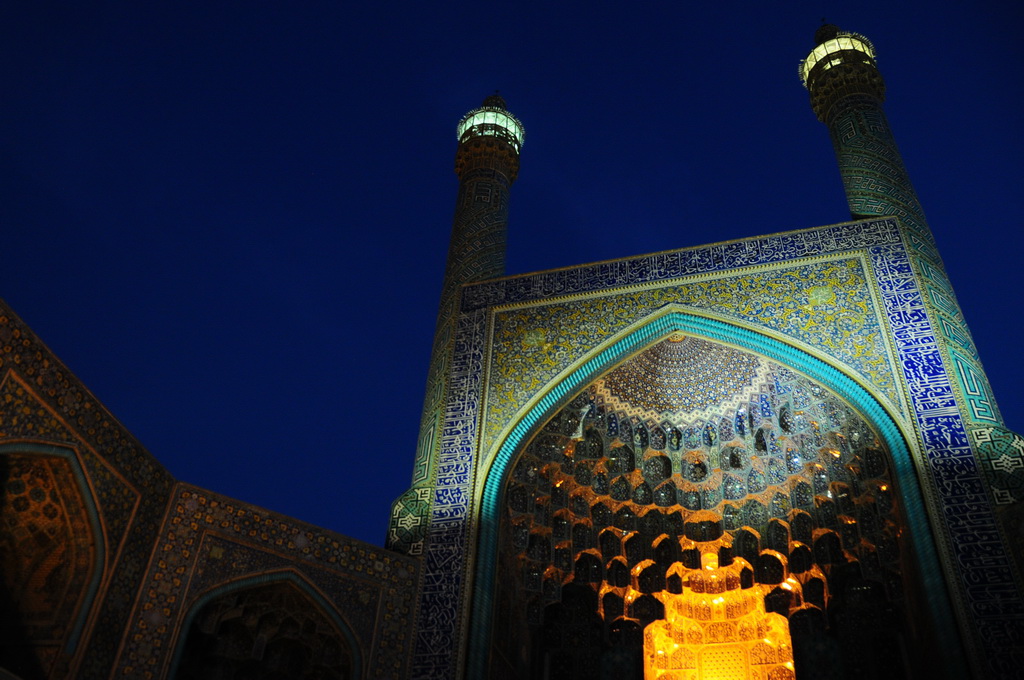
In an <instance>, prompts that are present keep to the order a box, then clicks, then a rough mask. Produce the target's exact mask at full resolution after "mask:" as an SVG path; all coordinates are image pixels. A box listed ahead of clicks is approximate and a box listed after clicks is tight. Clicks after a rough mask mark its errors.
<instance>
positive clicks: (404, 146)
mask: <svg viewBox="0 0 1024 680" xmlns="http://www.w3.org/2000/svg"><path fill="white" fill-rule="evenodd" d="M87 4H88V5H92V6H85V5H87ZM654 4H655V5H656V6H654V7H651V6H647V5H648V4H647V3H611V2H608V3H605V2H585V3H584V2H565V3H522V4H521V5H520V4H517V3H510V2H484V3H459V4H458V5H456V4H455V3H451V4H445V5H444V7H445V8H439V7H438V5H439V3H402V2H398V3H341V2H320V3H284V2H246V3H240V2H238V3H226V2H219V3H209V2H204V3H198V2H196V3H192V2H176V3H129V2H122V3H102V4H100V3H96V4H93V3H67V4H51V3H47V2H41V1H37V2H31V3H17V6H16V3H7V4H6V5H5V6H4V7H3V8H2V9H0V85H2V90H0V192H2V196H0V229H2V243H3V248H2V250H0V262H2V267H0V297H3V298H4V299H5V300H6V301H7V302H8V303H9V304H11V306H13V307H14V309H15V311H17V312H18V313H19V314H20V315H21V316H22V317H23V318H24V319H25V320H26V321H27V322H28V323H29V325H30V326H32V328H33V329H34V330H35V331H36V332H37V333H38V334H39V335H40V336H41V337H42V339H43V340H44V342H46V343H47V344H48V345H49V346H50V347H51V348H52V349H53V350H54V352H55V353H56V354H57V355H58V356H59V357H60V358H61V359H62V360H63V361H64V362H66V363H67V364H68V366H69V367H70V368H71V369H72V370H73V371H74V372H75V373H76V374H77V375H78V376H79V377H80V378H81V379H82V380H83V381H84V382H85V384H86V385H87V386H88V387H89V388H90V389H91V390H92V391H93V392H94V393H95V394H96V396H97V397H98V398H99V399H100V400H101V401H102V402H104V403H105V404H106V405H107V407H108V408H109V409H110V410H111V411H112V412H113V413H114V414H115V415H116V416H117V417H118V418H119V419H120V420H121V421H122V422H123V423H124V424H125V425H126V426H127V427H128V428H129V429H130V430H131V431H132V432H133V433H134V434H135V435H136V436H137V437H138V438H139V439H140V440H141V441H142V442H143V444H144V445H146V446H147V448H148V449H149V450H150V451H151V452H152V453H153V454H154V455H155V456H156V457H157V458H158V459H160V460H161V461H162V462H163V463H164V464H165V465H166V466H167V467H168V468H169V469H170V471H171V472H172V473H173V474H174V475H175V476H177V477H178V478H179V479H182V480H185V481H188V482H192V483H195V484H199V485H201V486H205V487H208V488H211V489H213V490H216V491H219V492H222V493H225V494H228V495H231V496H235V497H237V498H239V499H242V500H244V501H248V502H251V503H255V504H259V505H263V506H266V507H268V508H271V509H273V510H277V511H280V512H284V513H287V514H290V515H293V516H296V517H298V518H300V519H304V520H307V521H311V522H313V523H316V524H320V525H323V526H325V527H328V528H331V529H335V530H338V531H341V532H343V533H347V534H350V535H352V536H355V537H357V538H361V539H364V540H368V541H371V542H375V543H380V542H381V541H382V540H383V536H384V531H385V527H386V522H387V512H388V507H389V505H390V502H391V500H392V499H393V498H394V497H395V496H397V495H398V494H399V493H401V492H402V491H404V490H405V488H406V487H407V485H408V480H409V478H410V475H411V464H412V457H413V449H414V445H415V441H416V430H417V427H418V420H419V413H420V408H421V404H422V396H423V386H424V380H425V377H426V366H427V359H428V355H429V352H430V341H431V334H432V331H433V325H434V317H435V314H436V306H437V296H438V293H439V290H440V282H441V276H442V272H443V267H444V256H445V252H446V248H447V238H448V233H449V229H450V220H451V214H452V208H453V206H454V201H455V192H456V179H455V176H454V174H453V172H452V161H453V155H454V151H455V132H454V129H455V124H456V122H457V121H458V119H459V117H460V116H461V115H462V114H463V113H465V112H466V111H467V110H469V109H471V108H474V107H475V106H477V105H478V104H479V102H480V100H481V99H482V98H483V97H484V96H485V95H487V94H489V93H490V92H492V91H493V90H494V89H496V88H498V89H500V90H501V93H502V94H503V95H504V96H505V98H506V99H507V101H508V105H509V108H510V110H511V111H512V112H513V113H515V114H516V115H517V116H518V117H519V118H520V119H521V120H522V121H523V123H524V124H525V126H526V129H527V139H526V144H525V147H524V149H523V155H522V171H521V173H520V179H519V180H518V182H517V183H516V185H515V186H514V188H513V192H512V204H511V205H512V208H511V225H510V233H509V253H508V270H509V273H521V272H527V271H536V270H541V269H547V268H551V267H560V266H567V265H572V264H579V263H583V262H590V261H595V260H604V259H610V258H617V257H623V256H627V255H635V254H640V253H645V252H653V251H659V250H667V249H672V248H679V247H684V246H691V245H698V244H701V243H709V242H714V241H721V240H727V239H732V238H739V237H745V236H753V235H758V234H766V233H772V232H778V231H785V230H789V229H796V228H805V227H812V226H817V225H821V224H829V223H835V222H842V221H845V220H847V219H849V213H848V211H847V209H846V204H845V199H844V197H843V193H842V186H841V183H840V180H839V174H838V171H837V169H836V167H835V161H834V157H833V154H832V148H831V144H830V142H829V139H828V135H827V132H826V129H825V127H824V126H823V125H821V124H820V123H818V122H817V121H816V120H815V118H814V115H813V114H812V113H811V110H810V107H809V105H808V102H807V94H806V92H805V91H804V90H803V88H802V87H801V85H800V83H799V81H798V79H797V64H798V62H799V61H800V59H801V58H802V57H804V56H805V55H806V53H807V52H808V51H809V50H810V48H811V47H812V46H813V44H812V36H813V33H814V30H815V28H816V27H817V26H818V24H819V23H820V20H821V18H822V17H823V16H824V17H826V18H827V19H828V20H829V21H831V22H833V23H836V24H838V25H840V26H841V27H842V28H844V29H847V30H854V31H858V32H861V33H863V34H865V35H867V36H868V37H869V38H871V39H872V40H873V41H874V43H875V45H876V47H877V49H878V53H879V66H880V68H881V70H882V73H883V75H884V76H885V78H886V81H887V83H888V86H889V100H888V102H887V104H886V109H887V112H888V114H889V119H890V122H891V124H892V127H893V128H894V130H895V133H896V137H897V140H898V141H899V144H900V148H901V150H902V152H903V155H904V159H905V161H906V164H907V166H908V169H909V171H910V174H911V177H912V178H913V181H914V183H915V186H916V188H917V191H918V194H919V195H920V198H921V201H922V203H923V205H924V207H925V212H926V214H927V215H928V218H929V221H930V223H931V226H932V229H933V231H934V232H935V234H936V239H937V241H938V243H939V248H940V250H941V252H942V253H943V255H944V258H945V260H946V265H947V268H948V270H949V273H950V278H951V279H952V281H953V284H954V286H955V287H956V290H957V292H958V295H959V298H960V301H961V304H962V306H963V308H964V311H965V313H966V317H967V320H968V322H969V324H970V326H971V328H972V330H973V332H974V336H975V339H976V341H977V344H978V346H979V348H980V352H981V357H982V360H983V361H984V363H985V365H986V367H987V369H988V373H989V377H990V379H991V381H992V383H993V385H994V389H995V393H996V396H997V398H998V400H999V404H1000V406H1001V407H1002V410H1003V413H1004V416H1005V418H1006V420H1007V422H1008V424H1009V425H1010V426H1011V427H1014V428H1015V429H1018V430H1021V429H1024V398H1022V396H1021V391H1022V389H1021V386H1022V385H1024V362H1022V361H1021V359H1020V349H1019V346H1020V342H1021V341H1020V337H1021V333H1022V331H1024V320H1022V312H1024V302H1022V300H1021V284H1020V270H1021V263H1020V260H1019V259H1018V253H1019V252H1020V249H1021V245H1022V241H1024V236H1022V228H1021V227H1022V225H1021V214H1022V212H1024V211H1022V208H1024V205H1022V204H1024V192H1022V191H1021V187H1022V179H1024V177H1022V175H1024V172H1022V169H1021V164H1020V159H1021V158H1024V142H1022V136H1021V131H1020V126H1021V113H1020V112H1021V110H1022V101H1021V99H1022V95H1021V87H1020V83H1019V81H1020V74H1021V73H1022V72H1024V57H1022V52H1021V50H1020V48H1019V36H1018V32H1019V26H1020V25H1021V19H1022V18H1024V17H1022V11H1021V9H1020V5H1019V3H1016V2H1006V3H998V2H997V3H989V4H988V6H987V7H985V8H976V7H973V6H967V3H961V5H962V6H959V7H957V8H956V9H945V10H944V9H940V7H941V6H942V5H944V4H947V3H934V2H929V3H924V2H913V3H895V2H891V0H890V1H888V2H861V3H856V5H855V6H853V7H851V3H842V4H835V5H832V4H829V3H800V2H792V3H767V2H762V3H729V4H728V5H723V6H727V7H728V8H729V9H716V8H712V7H711V3H700V4H697V3H654ZM948 4H950V5H951V4H952V3H948ZM836 7H840V8H841V9H839V10H837V9H836Z"/></svg>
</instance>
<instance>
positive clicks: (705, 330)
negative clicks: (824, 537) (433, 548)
mask: <svg viewBox="0 0 1024 680" xmlns="http://www.w3.org/2000/svg"><path fill="white" fill-rule="evenodd" d="M677 332H681V333H684V334H688V335H693V336H696V337H699V338H701V339H704V340H710V341H713V342H716V343H720V344H725V345H729V346H732V347H735V348H738V349H741V350H746V351H749V352H753V353H755V354H758V355H761V356H764V357H766V358H768V359H770V360H772V361H775V362H777V363H779V364H781V365H783V366H786V367H788V368H791V369H793V370H795V371H797V372H799V373H801V374H803V375H805V376H807V377H808V378H810V379H811V380H813V381H815V382H817V383H820V384H821V385H822V386H824V387H826V388H828V389H829V390H831V391H832V392H834V393H835V394H837V395H841V396H842V397H843V398H844V399H846V400H847V401H848V402H849V403H850V404H852V405H853V406H854V407H855V408H856V409H857V410H858V411H859V412H860V413H862V414H863V415H864V416H865V417H867V418H868V419H869V421H870V422H871V423H872V425H874V426H875V427H876V428H877V430H878V434H879V436H880V437H881V438H882V439H883V440H884V442H885V444H886V445H887V447H888V448H889V451H890V454H891V456H892V463H893V472H894V473H895V476H896V478H897V480H898V487H899V491H900V501H901V504H902V506H903V508H904V512H905V515H906V521H907V524H908V525H909V529H910V533H911V544H912V546H913V549H914V552H915V556H916V562H917V566H918V570H917V571H918V573H919V577H920V582H921V584H922V586H923V589H924V591H925V592H926V593H928V596H929V597H928V599H929V605H930V607H931V608H932V614H933V620H934V621H935V622H936V629H937V633H938V634H939V636H940V638H941V639H943V640H954V639H956V632H955V630H954V628H953V618H952V614H951V608H950V605H949V602H948V600H947V596H946V588H945V583H944V580H943V577H942V571H941V567H940V565H939V562H938V559H937V553H936V550H935V545H934V542H933V538H932V534H931V527H930V525H929V522H928V519H927V515H926V513H925V509H924V502H923V498H922V495H921V490H920V487H919V485H918V478H917V471H916V469H915V464H914V461H913V458H912V456H911V453H910V450H909V447H908V444H907V441H908V437H907V436H905V435H904V433H903V432H902V431H901V430H900V427H899V425H898V424H897V421H896V420H895V419H894V418H893V417H892V416H891V415H890V413H889V412H888V410H887V409H886V408H885V407H884V406H883V405H882V403H881V401H880V400H879V399H878V398H877V397H876V396H875V395H874V394H873V393H872V390H871V388H870V386H867V385H864V384H862V383H861V382H860V380H859V379H858V378H856V377H854V375H853V374H851V373H849V372H847V371H844V370H843V369H841V368H840V367H838V366H836V365H835V364H833V363H830V362H829V361H828V360H826V359H825V358H821V357H819V356H815V355H814V354H812V352H810V351H808V350H806V349H803V348H800V347H797V346H795V345H793V344H789V343H788V342H783V341H782V340H780V339H777V338H775V337H772V336H770V335H767V334H766V333H764V332H762V331H761V330H758V329H754V328H753V327H750V326H746V325H742V324H740V323H737V322H735V321H724V320H721V319H718V318H713V317H711V316H707V315H698V314H694V313H692V311H690V310H687V309H684V308H681V307H679V306H675V305H672V306H668V307H666V308H663V309H661V310H659V311H658V312H657V313H656V314H654V315H652V316H651V317H648V318H647V319H644V320H642V321H641V322H639V323H637V324H635V325H634V326H632V327H631V328H628V329H626V330H625V331H623V332H622V333H620V334H619V335H618V336H616V337H615V338H613V339H612V340H610V341H608V342H606V343H605V344H603V345H601V346H599V347H597V348H595V349H594V350H593V351H592V352H591V353H590V355H589V356H587V357H586V358H584V359H583V360H582V361H580V362H579V363H577V364H576V366H575V367H574V368H573V369H571V370H570V371H568V372H566V373H563V374H562V375H561V376H559V377H558V378H556V379H555V380H553V381H552V382H551V383H549V385H548V386H546V388H544V389H543V390H541V391H540V392H539V393H538V396H537V397H536V398H535V399H534V401H533V404H532V406H530V407H529V408H528V410H527V411H526V412H525V413H524V414H523V415H522V417H521V418H520V419H519V420H518V421H517V422H516V423H515V424H514V426H512V427H511V428H509V429H508V430H506V433H505V436H504V438H503V439H502V440H501V443H500V445H499V446H498V448H497V451H496V452H495V454H494V455H493V457H492V458H491V460H490V463H489V465H488V466H487V469H486V470H485V471H484V472H483V474H484V479H483V481H482V484H481V487H482V488H481V493H480V499H481V502H480V511H479V514H478V525H477V537H478V542H477V559H476V563H475V578H474V581H473V599H472V604H471V612H470V614H471V619H470V621H471V625H470V627H469V636H470V640H469V648H470V649H469V659H468V676H469V677H483V675H484V674H485V672H486V670H485V669H486V665H487V660H486V659H487V650H488V645H489V639H490V631H491V623H492V622H491V616H492V612H493V608H494V602H493V597H494V575H495V573H496V567H497V561H498V535H499V517H500V509H501V503H502V493H503V488H504V482H505V480H506V478H507V476H508V474H509V472H510V469H511V467H512V465H513V463H514V462H515V460H516V457H517V455H518V454H519V453H520V452H521V451H522V450H523V447H524V446H525V445H526V444H527V443H528V442H529V441H530V440H531V438H532V437H533V435H534V434H536V433H537V432H538V430H539V428H540V427H541V426H542V425H543V423H544V422H545V421H546V420H547V419H548V418H549V417H551V415H552V414H554V413H555V412H556V411H557V410H558V409H559V408H560V407H562V406H563V405H565V404H566V403H567V402H568V401H569V399H570V398H571V397H572V396H573V395H574V394H575V393H577V392H578V391H579V390H581V389H583V388H584V387H586V386H587V385H589V384H590V383H591V382H593V381H594V380H596V379H597V378H599V377H600V376H601V375H603V374H605V373H606V372H608V371H609V370H610V369H612V368H613V367H615V366H616V365H617V364H619V363H620V362H622V361H624V360H625V359H627V358H629V357H631V356H634V355H636V354H637V353H639V352H640V351H642V350H644V349H646V348H647V347H650V346H651V345H653V344H654V343H656V342H658V341H660V340H662V339H664V338H666V337H668V336H669V335H671V334H673V333H677Z"/></svg>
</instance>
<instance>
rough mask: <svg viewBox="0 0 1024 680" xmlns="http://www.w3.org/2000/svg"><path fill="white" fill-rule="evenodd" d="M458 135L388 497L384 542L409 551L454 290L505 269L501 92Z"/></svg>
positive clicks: (420, 544)
mask: <svg viewBox="0 0 1024 680" xmlns="http://www.w3.org/2000/svg"><path fill="white" fill-rule="evenodd" d="M458 135H459V146H458V150H457V151H456V153H455V174H456V175H458V177H459V193H458V197H457V199H456V201H455V217H454V219H453V220H452V231H451V240H450V241H449V246H448V262H447V266H446V268H445V274H444V281H443V283H442V285H441V301H440V305H439V306H438V314H437V324H436V326H435V330H434V343H433V348H432V350H431V354H430V368H429V370H428V373H427V389H426V395H425V397H424V400H423V415H422V418H421V421H420V438H419V442H418V443H417V447H416V462H415V465H414V468H413V479H412V488H411V489H410V490H409V491H407V492H406V493H405V494H403V495H402V496H401V497H399V498H398V500H396V501H395V503H394V505H393V506H392V513H391V522H390V525H389V528H388V538H387V543H388V547H390V548H393V549H395V550H400V551H402V552H407V553H411V554H419V553H421V552H422V551H423V548H424V544H425V543H424V542H425V540H426V533H425V531H426V527H427V525H428V523H429V520H428V515H429V509H430V505H431V501H432V493H433V490H432V488H431V487H430V483H431V481H432V480H433V479H434V471H433V470H432V465H433V461H434V460H435V458H436V457H435V455H434V454H435V452H436V450H437V447H438V444H439V442H440V438H441V429H442V421H443V419H444V409H445V388H446V385H447V384H448V380H449V377H450V373H451V367H450V364H451V354H452V343H453V341H454V338H455V335H456V330H457V328H456V325H457V322H458V304H459V302H458V301H459V290H460V289H461V287H462V286H463V285H465V284H467V283H473V282H476V281H483V280H486V279H491V278H495V277H497V276H501V275H503V274H504V273H505V241H506V238H505V234H506V227H507V225H508V205H509V190H510V188H511V186H512V183H513V182H515V179H516V176H517V174H518V173H519V149H520V148H521V147H522V143H523V137H524V133H523V127H522V124H520V123H519V121H518V120H516V119H515V117H514V116H512V115H511V114H510V113H508V111H507V110H506V109H505V102H504V100H502V99H501V97H499V96H497V95H494V96H491V97H488V98H487V99H485V100H484V103H483V106H482V107H480V108H478V109H474V110H473V111H470V112H469V113H467V114H466V115H465V116H464V117H463V118H462V120H461V121H460V122H459V126H458ZM460 466H461V464H460V463H458V462H452V461H447V463H446V468H445V472H446V473H448V474H450V475H453V476H461V475H467V474H468V470H463V469H462V467H460Z"/></svg>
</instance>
